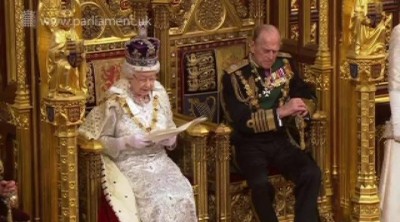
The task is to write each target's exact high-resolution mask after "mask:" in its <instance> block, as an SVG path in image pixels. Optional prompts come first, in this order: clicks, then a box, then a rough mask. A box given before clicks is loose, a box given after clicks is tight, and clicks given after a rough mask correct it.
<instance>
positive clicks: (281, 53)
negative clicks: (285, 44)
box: [278, 52, 292, 58]
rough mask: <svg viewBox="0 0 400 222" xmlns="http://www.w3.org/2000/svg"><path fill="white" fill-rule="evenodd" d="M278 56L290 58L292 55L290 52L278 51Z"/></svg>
mask: <svg viewBox="0 0 400 222" xmlns="http://www.w3.org/2000/svg"><path fill="white" fill-rule="evenodd" d="M278 57H281V58H292V55H290V53H287V52H278Z"/></svg>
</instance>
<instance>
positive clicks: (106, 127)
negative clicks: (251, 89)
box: [79, 79, 197, 222]
mask: <svg viewBox="0 0 400 222" xmlns="http://www.w3.org/2000/svg"><path fill="white" fill-rule="evenodd" d="M107 97H108V98H109V99H108V100H107V101H105V102H104V103H102V104H101V105H99V106H97V107H96V108H94V109H93V110H92V112H91V113H90V114H89V115H88V117H87V119H86V121H85V122H84V124H83V125H82V126H81V127H80V129H79V130H80V133H81V134H83V135H85V136H86V137H87V138H93V139H100V141H101V142H102V143H103V145H104V146H105V147H104V148H105V150H104V154H105V155H103V165H104V173H103V174H104V175H105V177H104V178H103V188H104V194H105V197H106V199H107V200H109V201H110V205H111V207H112V208H113V210H114V212H115V213H116V215H117V216H118V217H119V219H120V221H121V222H124V221H129V222H132V221H141V222H153V221H154V222H191V221H197V217H196V209H195V202H194V195H193V190H192V186H191V184H190V183H189V181H188V180H187V179H186V178H185V177H184V176H183V174H182V173H181V171H180V169H179V168H178V166H177V165H176V164H175V163H174V162H173V161H172V160H171V159H170V158H169V157H168V156H167V154H166V151H165V148H164V147H163V146H162V145H157V144H156V145H153V146H151V147H146V148H143V149H135V148H134V147H132V148H128V149H125V150H122V151H119V150H118V149H117V148H115V147H112V143H111V142H110V141H109V138H110V137H112V138H119V137H123V136H127V135H131V134H146V133H147V131H148V130H154V129H166V128H169V127H175V124H174V123H173V120H172V113H171V110H170V104H169V100H168V95H167V93H166V91H165V89H164V88H163V87H162V86H161V84H160V83H159V82H156V83H155V87H154V91H153V92H152V94H151V95H150V102H148V103H146V104H143V105H138V104H136V103H135V102H134V100H133V96H132V95H131V93H130V90H129V82H128V81H127V80H126V79H121V80H119V81H118V82H117V83H116V84H115V85H114V86H113V87H112V88H111V89H110V90H109V92H108V95H107ZM157 100H158V101H157ZM114 163H115V165H114V166H113V164H114ZM118 170H119V171H120V172H121V173H122V174H121V176H120V177H121V178H122V182H120V181H119V180H118V176H116V172H115V171H118ZM111 171H112V173H111ZM121 184H125V186H128V187H129V188H130V189H129V188H128V190H127V189H126V188H125V189H124V188H123V186H121ZM131 192H133V194H134V197H133V198H131V202H130V203H128V202H127V199H128V198H129V194H130V193H131ZM116 195H119V197H116ZM135 203H136V204H135ZM135 206H136V207H137V212H136V211H135V209H134V208H135Z"/></svg>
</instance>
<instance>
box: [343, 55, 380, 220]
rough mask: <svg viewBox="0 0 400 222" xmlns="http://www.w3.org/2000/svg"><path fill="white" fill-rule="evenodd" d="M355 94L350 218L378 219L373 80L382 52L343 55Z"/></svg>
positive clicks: (378, 71) (376, 77) (374, 79)
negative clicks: (355, 129) (353, 84)
mask: <svg viewBox="0 0 400 222" xmlns="http://www.w3.org/2000/svg"><path fill="white" fill-rule="evenodd" d="M347 62H348V65H349V66H348V68H349V70H348V71H349V72H348V74H349V75H350V76H351V78H352V80H353V81H355V84H356V88H355V92H356V95H357V98H356V103H355V104H354V105H355V106H356V108H357V114H356V121H357V137H356V138H357V153H354V154H351V155H357V172H356V175H354V177H356V178H357V180H356V185H355V187H354V194H353V196H352V198H351V202H352V205H353V206H352V208H351V209H352V212H351V221H379V197H378V188H377V177H376V171H375V92H376V86H375V82H376V81H377V80H380V79H382V77H383V70H384V67H385V55H384V54H382V55H375V56H372V55H371V56H358V55H351V56H348V58H347Z"/></svg>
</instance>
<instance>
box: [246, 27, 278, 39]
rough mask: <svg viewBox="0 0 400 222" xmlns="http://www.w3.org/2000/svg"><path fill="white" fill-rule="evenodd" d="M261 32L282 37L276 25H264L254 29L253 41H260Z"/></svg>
mask: <svg viewBox="0 0 400 222" xmlns="http://www.w3.org/2000/svg"><path fill="white" fill-rule="evenodd" d="M261 32H267V33H277V34H278V35H279V36H280V32H279V30H278V28H277V27H275V26H274V25H270V24H263V25H259V26H257V27H255V28H254V30H253V38H252V40H253V41H256V40H257V39H258V37H259V36H260V34H261Z"/></svg>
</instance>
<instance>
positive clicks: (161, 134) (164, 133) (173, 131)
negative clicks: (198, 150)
mask: <svg viewBox="0 0 400 222" xmlns="http://www.w3.org/2000/svg"><path fill="white" fill-rule="evenodd" d="M206 120H207V117H198V118H196V119H194V120H192V121H190V122H187V123H185V124H183V125H182V126H180V127H177V128H169V129H163V130H154V131H151V132H150V133H149V134H148V135H146V138H147V139H149V140H150V141H153V142H154V143H158V142H160V141H162V140H165V139H168V138H171V137H173V136H177V135H178V134H179V133H181V132H183V131H185V130H187V129H188V128H189V127H192V126H195V125H197V124H199V123H201V122H204V121H206Z"/></svg>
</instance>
